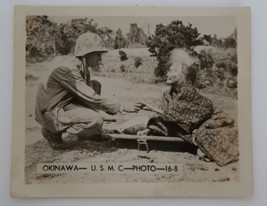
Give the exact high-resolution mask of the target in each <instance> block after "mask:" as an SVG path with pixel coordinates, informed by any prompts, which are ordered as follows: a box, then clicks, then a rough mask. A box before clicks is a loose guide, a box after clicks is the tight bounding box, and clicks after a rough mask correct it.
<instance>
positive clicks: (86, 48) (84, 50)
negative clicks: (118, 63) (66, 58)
mask: <svg viewBox="0 0 267 206" xmlns="http://www.w3.org/2000/svg"><path fill="white" fill-rule="evenodd" d="M107 51H108V50H107V49H106V48H105V45H104V42H103V40H102V39H101V38H100V36H99V35H97V34H94V33H91V32H86V33H83V34H82V35H80V36H79V37H78V39H77V40H76V44H75V51H74V53H75V56H76V57H82V56H84V55H86V54H88V53H91V52H107Z"/></svg>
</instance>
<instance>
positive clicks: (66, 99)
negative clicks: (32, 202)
mask: <svg viewBox="0 0 267 206" xmlns="http://www.w3.org/2000/svg"><path fill="white" fill-rule="evenodd" d="M25 8H26V7H21V8H18V10H19V9H20V10H23V9H25ZM58 9H60V8H58ZM65 9H66V8H65ZM90 9H92V8H90V7H88V10H90ZM115 9H117V12H114V11H116V10H115ZM135 9H136V10H138V8H135ZM26 10H27V9H25V10H23V11H24V13H23V15H21V18H24V19H23V20H19V21H20V22H24V24H23V25H20V26H17V24H16V22H15V29H16V27H17V28H18V30H20V31H21V30H22V31H23V30H24V32H25V35H24V36H22V37H21V39H20V40H17V41H19V42H20V45H21V46H19V48H23V49H24V51H23V52H21V50H19V51H20V53H19V54H18V55H19V58H20V59H23V61H22V62H24V65H19V66H16V65H15V72H16V69H20V70H21V71H20V74H22V72H23V73H24V76H23V77H22V80H23V81H24V82H23V81H22V84H24V85H21V88H24V89H23V91H22V93H23V94H20V95H24V98H25V104H23V105H24V111H23V114H24V115H23V118H24V121H25V122H24V124H22V127H24V134H23V135H21V134H20V139H23V140H21V142H20V144H21V145H22V147H23V151H22V150H21V151H22V154H21V155H22V156H23V157H24V158H23V160H19V161H20V162H21V161H22V164H23V168H24V171H20V172H21V173H22V175H21V177H22V182H21V184H23V185H25V186H26V187H33V186H37V187H38V186H41V187H42V186H43V185H51V187H54V186H55V185H62V184H63V187H64V184H75V185H76V186H77V185H79V184H80V185H82V184H88V185H89V186H90V184H113V185H116V184H120V185H128V184H129V185H132V184H135V185H137V187H138V185H141V184H147V185H150V184H158V185H160V184H167V185H168V184H176V185H177V186H176V187H177V188H176V189H175V190H176V191H178V190H182V188H179V184H181V185H182V184H185V185H186V184H191V186H192V187H193V185H195V184H196V185H199V186H200V187H201V185H202V184H206V185H209V184H210V185H213V184H215V185H226V186H227V185H228V184H229V185H233V188H232V189H233V190H234V188H236V187H237V186H235V185H242V182H243V179H244V178H245V179H246V178H247V180H248V181H250V179H251V177H244V171H243V170H244V160H243V162H241V161H242V158H244V157H242V152H244V148H243V147H244V141H246V142H247V143H250V141H251V134H250V132H251V131H250V124H251V122H250V121H251V119H250V115H251V114H250V108H249V103H245V101H244V100H247V101H248V102H250V99H246V98H249V97H250V90H246V91H245V92H244V88H245V87H248V88H250V82H249V81H247V82H245V83H244V80H245V79H246V78H247V79H249V78H250V77H249V76H244V73H245V74H246V75H247V74H248V75H249V74H250V65H249V63H250V56H245V55H243V53H242V52H240V50H243V49H242V48H248V50H249V46H250V45H249V41H244V40H241V39H240V38H244V37H243V35H245V34H244V27H243V26H242V25H243V24H242V23H240V25H241V26H240V25H239V21H241V20H240V18H241V17H242V15H243V13H242V11H243V12H244V13H245V14H246V15H248V16H249V12H247V11H248V10H246V9H243V10H242V9H240V12H239V10H238V9H236V10H234V9H233V10H231V9H229V10H227V9H225V14H224V13H223V12H224V9H221V10H219V12H218V15H216V9H214V11H213V10H212V9H209V10H208V11H211V12H210V13H208V12H201V9H199V10H200V12H199V14H198V13H197V12H194V11H196V10H192V11H190V10H189V9H187V10H186V11H183V12H180V13H181V14H180V13H179V12H174V11H173V10H171V9H170V15H168V9H167V8H165V9H164V13H163V12H162V13H157V12H156V11H153V9H151V10H149V12H150V13H149V15H144V14H143V13H144V10H142V9H141V12H140V15H139V14H138V12H137V13H134V12H133V11H132V10H131V9H129V13H128V15H126V14H125V13H124V14H123V15H120V14H119V13H118V12H119V11H120V8H113V9H111V10H112V11H113V13H112V12H110V13H108V12H107V13H108V14H109V15H106V14H105V13H104V12H103V11H102V10H101V9H99V13H97V9H96V10H95V12H93V14H95V15H91V13H92V12H85V10H86V9H85V8H84V9H83V10H82V12H81V13H79V8H76V10H75V11H76V12H71V13H68V12H67V9H66V12H65V14H64V13H63V12H61V13H60V14H57V15H55V14H54V13H53V11H54V10H52V9H51V10H49V8H47V9H44V10H43V12H39V13H38V11H41V10H40V7H39V10H38V9H36V10H35V9H34V7H32V8H30V9H29V10H28V12H25V11H26ZM49 11H51V12H49ZM107 11H109V10H108V8H107ZM179 11H180V10H179ZM212 11H213V12H212ZM17 13H19V12H17ZM87 13H88V14H87ZM235 13H236V15H235ZM205 14H206V15H205ZM240 16H241V17H240ZM244 16H245V15H244ZM16 19H18V18H15V21H16ZM246 19H247V17H246V18H245V19H242V21H245V20H246ZM248 19H249V18H248ZM244 24H246V22H245V23H244ZM246 29H248V33H249V32H250V31H249V26H248V27H247V28H246ZM240 33H242V34H240ZM248 36H249V35H248ZM246 40H247V39H246ZM248 40H250V39H248ZM244 42H245V43H247V45H244V44H245V43H244ZM15 46H16V36H15ZM19 51H18V52H19ZM248 53H249V52H248ZM244 64H246V67H244V66H243V65H244ZM18 67H20V68H18ZM23 67H24V68H23ZM240 75H242V76H241V77H240ZM18 78H21V75H20V77H18ZM241 81H242V82H243V83H241ZM246 84H247V85H246ZM244 85H246V86H245V87H244V88H243V86H244ZM16 88H19V86H18V85H17V87H16ZM246 92H247V93H246ZM240 100H242V104H243V105H244V107H243V106H240ZM20 106H21V107H22V105H20ZM15 107H16V105H15ZM248 108H249V109H248ZM244 111H246V112H244ZM244 113H246V114H244ZM240 114H242V115H248V117H245V118H243V117H240ZM23 118H22V119H23ZM16 121H18V120H16ZM241 121H246V123H245V124H243V123H242V122H241ZM16 124H19V123H16ZM240 125H241V126H240ZM246 125H249V126H248V127H247V126H246ZM243 129H247V131H246V132H244V131H243ZM244 133H246V137H244V136H243V134H244ZM241 134H242V135H241ZM14 136H15V137H14V138H13V144H15V145H16V143H14V141H17V140H18V139H19V138H17V134H16V133H15V134H14ZM242 142H243V143H242ZM247 143H246V148H250V145H247ZM250 149H251V148H250ZM13 151H14V150H13ZM247 151H248V153H247V154H246V155H250V153H251V151H249V150H247ZM243 155H244V154H243ZM16 158H18V157H16ZM250 158H251V157H249V158H248V159H247V160H245V164H246V161H247V165H248V166H251V162H250ZM16 161H17V160H15V162H16ZM13 163H14V160H13ZM14 167H16V166H14ZM14 167H13V168H12V169H13V170H15V172H14V173H13V177H14V176H15V175H16V173H18V170H17V169H14ZM251 169H252V168H249V169H248V171H250V170H251ZM248 174H249V172H248ZM14 179H15V178H14ZM159 187H160V186H159ZM100 188H101V187H100ZM204 188H205V187H204ZM249 188H250V187H248V188H247V191H249V190H250V189H249ZM169 189H171V188H169ZM204 190H205V189H204ZM209 190H212V187H211V188H209ZM221 190H222V189H221ZM216 191H220V190H216V189H215V190H214V193H212V192H211V193H210V194H211V196H212V195H214V194H215V195H218V194H220V192H217V193H216ZM73 192H74V193H73V194H77V193H75V191H73ZM98 192H99V193H100V191H98ZM165 192H166V191H165ZM165 192H164V191H162V193H161V192H159V191H158V192H156V193H155V194H151V193H153V191H152V192H151V193H147V194H150V196H157V195H158V196H165V194H166V193H165ZM140 193H141V192H140ZM140 193H139V192H137V193H136V194H133V195H132V196H138V195H139V194H140ZM236 193H237V194H239V195H240V194H241V195H242V194H248V193H249V192H247V193H242V191H241V192H240V193H239V192H238V191H236ZM58 194H59V196H60V195H62V193H58ZM68 194H69V193H68ZM94 194H95V193H91V194H89V195H88V196H94ZM113 194H114V195H113ZM122 194H123V193H122ZM125 194H128V193H127V192H126V193H125ZM145 194H146V193H145ZM183 194H186V193H183V192H177V193H175V194H174V193H173V194H170V196H183ZM203 194H206V195H207V196H208V194H209V193H208V192H204V193H203ZM222 194H224V192H222ZM225 194H226V195H227V194H228V192H227V191H225ZM25 195H26V196H27V195H28V196H31V194H26V193H25ZM105 195H106V196H120V195H118V194H117V193H116V192H112V191H110V193H103V194H98V195H95V196H105ZM128 195H129V194H128ZM190 195H193V196H194V194H193V193H190ZM195 195H196V196H199V195H198V194H195ZM228 195H229V194H228ZM44 196H49V194H48V195H44ZM122 196H123V195H122ZM130 196H131V195H130ZM139 196H142V195H139ZM166 196H169V195H166ZM230 196H231V195H230ZM233 196H234V193H233Z"/></svg>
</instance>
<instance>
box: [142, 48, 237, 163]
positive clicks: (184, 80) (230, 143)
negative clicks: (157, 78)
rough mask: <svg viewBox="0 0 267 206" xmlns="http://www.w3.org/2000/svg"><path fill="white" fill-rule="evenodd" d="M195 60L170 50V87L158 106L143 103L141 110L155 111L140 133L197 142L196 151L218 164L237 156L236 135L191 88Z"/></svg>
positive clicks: (221, 114)
mask: <svg viewBox="0 0 267 206" xmlns="http://www.w3.org/2000/svg"><path fill="white" fill-rule="evenodd" d="M196 61H197V60H196V59H194V58H193V57H191V56H190V55H188V53H187V52H186V51H184V50H182V49H176V50H173V52H172V54H171V64H172V65H171V67H170V70H169V72H168V73H167V84H169V85H170V89H169V90H168V91H166V92H164V93H163V98H162V102H161V106H160V108H159V109H158V108H155V107H153V106H151V105H148V104H146V103H143V105H142V106H143V109H145V110H150V111H153V112H156V113H158V117H154V118H151V119H150V120H149V121H148V124H147V129H145V130H142V131H139V132H138V134H139V135H161V136H174V137H182V138H183V139H184V140H186V141H187V142H189V143H191V144H192V145H196V146H197V147H198V148H199V149H198V154H199V155H200V156H201V157H202V158H205V160H213V161H216V163H217V164H218V165H220V166H223V165H225V164H227V163H230V162H232V161H234V160H236V159H237V158H238V155H239V152H238V135H237V129H236V127H235V126H234V121H233V120H232V119H230V118H229V117H228V116H227V115H226V114H225V113H224V112H222V111H218V110H214V108H213V103H212V101H211V100H209V99H208V98H207V97H205V96H203V95H201V94H200V93H199V92H198V91H197V90H196V89H195V88H194V81H195V79H196V71H195V69H194V65H195V63H196Z"/></svg>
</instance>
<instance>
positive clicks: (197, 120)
mask: <svg viewBox="0 0 267 206" xmlns="http://www.w3.org/2000/svg"><path fill="white" fill-rule="evenodd" d="M160 108H161V110H162V111H163V114H162V115H160V116H159V117H158V118H152V119H151V120H150V121H149V123H148V128H150V129H151V130H152V131H153V130H154V131H155V132H156V133H157V132H158V133H159V134H161V135H165V136H183V135H187V134H191V133H192V131H193V130H194V129H196V128H198V127H199V126H200V125H201V124H202V123H203V122H204V121H206V120H207V119H209V118H210V117H211V115H212V112H213V103H212V102H211V101H210V100H209V99H208V98H206V97H204V96H202V95H201V94H200V93H199V92H197V91H196V90H195V89H194V87H193V86H192V85H190V84H186V85H184V86H182V87H181V88H171V89H170V90H169V91H166V92H164V93H163V98H162V102H161V106H160Z"/></svg>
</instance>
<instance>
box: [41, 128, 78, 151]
mask: <svg viewBox="0 0 267 206" xmlns="http://www.w3.org/2000/svg"><path fill="white" fill-rule="evenodd" d="M42 135H43V136H44V138H45V139H47V141H48V142H49V144H50V146H51V147H52V148H53V149H55V150H64V149H69V148H71V147H73V146H74V145H73V144H70V143H66V142H63V140H62V138H61V135H62V134H61V133H59V134H54V133H52V132H50V131H49V130H47V129H46V128H45V127H43V128H42Z"/></svg>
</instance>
